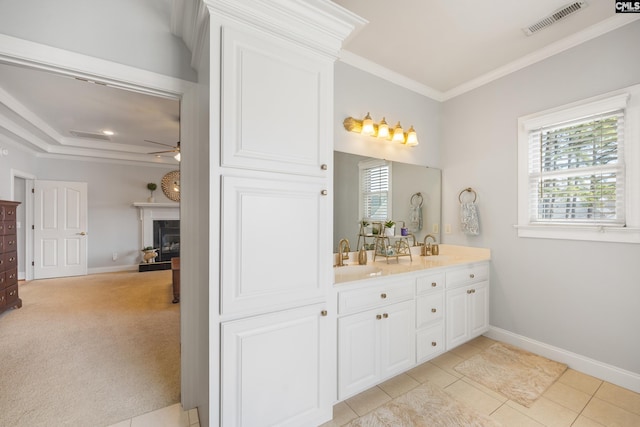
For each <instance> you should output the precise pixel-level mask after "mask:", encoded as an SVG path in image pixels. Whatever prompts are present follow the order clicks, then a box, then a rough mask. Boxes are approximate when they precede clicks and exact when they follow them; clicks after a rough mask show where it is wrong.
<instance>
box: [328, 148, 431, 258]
mask: <svg viewBox="0 0 640 427" xmlns="http://www.w3.org/2000/svg"><path fill="white" fill-rule="evenodd" d="M363 160H371V158H370V157H365V156H359V155H357V154H349V153H342V152H339V151H335V152H334V156H333V162H334V163H333V165H334V177H333V188H334V191H333V193H334V200H333V251H334V252H337V250H338V242H339V241H340V239H342V238H347V239H349V243H350V246H351V250H352V251H355V250H356V249H357V248H356V246H357V242H358V234H359V231H360V221H361V220H362V218H361V217H360V215H361V214H360V202H359V199H360V189H359V169H358V163H359V162H361V161H363ZM391 173H392V176H391V185H392V188H391V209H392V210H391V216H392V218H389V219H392V220H393V221H395V222H396V223H399V224H398V226H399V225H401V223H402V221H404V222H405V224H406V226H407V227H409V223H410V219H411V207H412V205H411V197H412V196H413V195H414V194H416V193H420V194H421V195H422V199H423V203H422V229H420V230H419V231H415V232H414V233H413V234H414V235H415V237H416V240H417V241H418V242H422V241H423V240H424V237H425V236H426V235H427V234H431V235H433V236H434V237H435V238H436V240H437V242H440V229H441V227H440V195H441V193H440V192H441V171H440V169H435V168H429V167H427V166H418V165H411V164H406V163H399V162H393V163H392V168H391ZM414 203H415V199H414ZM396 234H400V231H399V229H398V231H397V232H396ZM409 242H410V244H413V241H412V240H411V239H410V240H409ZM360 243H361V244H362V239H361V241H360ZM367 243H371V238H369V239H367Z"/></svg>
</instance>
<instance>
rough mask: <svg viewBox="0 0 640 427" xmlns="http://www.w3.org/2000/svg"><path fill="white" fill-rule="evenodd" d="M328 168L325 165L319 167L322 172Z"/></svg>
mask: <svg viewBox="0 0 640 427" xmlns="http://www.w3.org/2000/svg"><path fill="white" fill-rule="evenodd" d="M328 168H329V166H327V165H326V164H325V163H323V164H322V165H320V169H322V170H323V171H326V170H327V169H328Z"/></svg>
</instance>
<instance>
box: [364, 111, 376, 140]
mask: <svg viewBox="0 0 640 427" xmlns="http://www.w3.org/2000/svg"><path fill="white" fill-rule="evenodd" d="M374 132H375V130H374V128H373V119H371V116H370V115H369V113H367V115H366V116H364V120H362V133H363V134H364V135H373V133H374Z"/></svg>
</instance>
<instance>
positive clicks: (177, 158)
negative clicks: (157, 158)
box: [145, 139, 180, 161]
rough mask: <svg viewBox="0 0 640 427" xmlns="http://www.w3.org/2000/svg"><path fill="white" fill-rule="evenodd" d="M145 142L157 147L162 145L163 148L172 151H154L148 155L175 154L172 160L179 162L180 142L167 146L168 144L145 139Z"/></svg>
mask: <svg viewBox="0 0 640 427" xmlns="http://www.w3.org/2000/svg"><path fill="white" fill-rule="evenodd" d="M145 142H150V143H152V144H158V145H164V146H165V147H171V148H172V150H165V151H154V152H153V153H149V154H164V153H176V154H175V155H174V156H173V158H174V159H176V160H177V161H180V141H178V142H176V145H175V146H173V145H169V144H165V143H163V142H156V141H150V140H148V139H145Z"/></svg>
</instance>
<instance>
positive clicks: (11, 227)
mask: <svg viewBox="0 0 640 427" xmlns="http://www.w3.org/2000/svg"><path fill="white" fill-rule="evenodd" d="M3 228H4V233H3V234H16V222H15V221H3Z"/></svg>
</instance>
